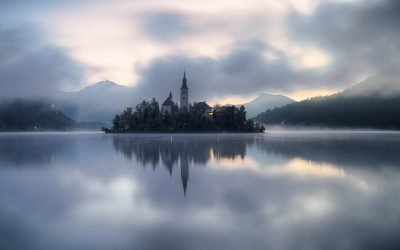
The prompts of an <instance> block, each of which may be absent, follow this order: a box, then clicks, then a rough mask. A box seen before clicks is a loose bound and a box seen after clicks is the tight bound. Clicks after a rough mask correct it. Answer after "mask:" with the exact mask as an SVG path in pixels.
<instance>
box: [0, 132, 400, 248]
mask: <svg viewBox="0 0 400 250" xmlns="http://www.w3.org/2000/svg"><path fill="white" fill-rule="evenodd" d="M399 194H400V133H395V132H393V133H392V132H352V131H336V132H335V131H309V132H285V131H276V132H271V133H267V134H173V135H170V134H131V135H122V134H119V135H108V134H107V135H106V134H101V133H5V134H0V249H138V250H142V249H194V250H196V249H199V250H213V249H215V250H223V249H244V250H247V249H248V250H251V249H255V250H256V249H304V250H305V249H362V250H367V249H379V250H384V249H400V237H399V235H400V200H399Z"/></svg>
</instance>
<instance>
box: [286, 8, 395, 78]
mask: <svg viewBox="0 0 400 250" xmlns="http://www.w3.org/2000/svg"><path fill="white" fill-rule="evenodd" d="M399 11H400V2H399V1H396V0H390V1H354V2H346V3H333V2H329V3H322V4H320V5H319V7H318V8H317V9H316V11H315V12H314V13H313V14H312V15H310V16H303V15H301V14H299V13H296V12H293V13H292V14H291V15H289V18H288V28H289V31H290V34H291V36H292V38H294V39H295V40H297V41H303V42H307V43H312V44H315V45H317V46H318V47H320V48H323V49H325V50H326V51H328V52H329V53H330V54H331V55H332V56H333V59H334V61H333V63H332V65H331V66H330V67H329V69H328V71H327V73H326V77H325V78H326V80H327V81H329V82H331V83H338V84H342V85H343V84H349V83H354V81H355V77H357V75H360V74H364V76H368V75H365V74H366V73H368V74H369V75H372V74H375V73H378V72H381V71H384V70H386V69H388V68H391V67H393V66H394V65H398V64H399V62H400V60H399V55H400V35H399V32H398V26H399V24H400V16H399V15H398V13H399Z"/></svg>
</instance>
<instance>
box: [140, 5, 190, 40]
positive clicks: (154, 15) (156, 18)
mask: <svg viewBox="0 0 400 250" xmlns="http://www.w3.org/2000/svg"><path fill="white" fill-rule="evenodd" d="M188 19H189V16H187V15H185V14H183V13H180V12H176V11H158V12H151V13H146V14H143V15H140V19H139V23H140V25H141V28H142V29H143V30H144V33H145V34H147V35H149V36H151V37H152V38H155V39H156V40H159V41H161V42H172V41H175V40H178V39H180V38H182V37H184V36H187V35H190V34H192V33H194V32H195V31H196V29H195V27H194V26H192V25H190V24H189V23H188Z"/></svg>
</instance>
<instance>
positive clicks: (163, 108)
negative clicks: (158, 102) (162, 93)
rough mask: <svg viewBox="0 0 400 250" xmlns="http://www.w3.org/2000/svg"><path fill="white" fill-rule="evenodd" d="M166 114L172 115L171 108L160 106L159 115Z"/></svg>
mask: <svg viewBox="0 0 400 250" xmlns="http://www.w3.org/2000/svg"><path fill="white" fill-rule="evenodd" d="M166 112H168V113H169V114H171V113H172V107H171V106H169V105H162V106H161V114H165V113H166Z"/></svg>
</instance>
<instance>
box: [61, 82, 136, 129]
mask: <svg viewBox="0 0 400 250" xmlns="http://www.w3.org/2000/svg"><path fill="white" fill-rule="evenodd" d="M57 99H58V106H59V108H60V110H62V111H64V112H65V113H66V114H67V115H68V116H71V117H72V118H74V119H75V120H77V121H85V122H103V123H111V120H112V118H113V117H114V116H115V114H116V113H119V112H120V111H121V110H123V109H124V108H126V107H127V106H130V105H133V104H134V100H132V97H131V88H129V87H126V86H123V85H119V84H117V83H114V82H112V81H108V80H106V81H101V82H98V83H95V84H93V85H90V86H88V87H86V88H84V89H82V90H80V91H74V92H62V93H60V95H59V96H58V97H57Z"/></svg>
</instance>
